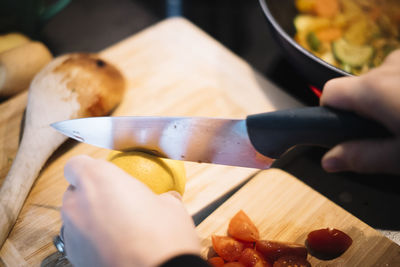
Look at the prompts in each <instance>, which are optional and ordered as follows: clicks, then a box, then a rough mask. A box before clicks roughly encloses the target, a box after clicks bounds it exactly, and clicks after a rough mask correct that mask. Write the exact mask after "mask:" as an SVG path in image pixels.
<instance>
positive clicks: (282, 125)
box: [51, 107, 391, 169]
mask: <svg viewBox="0 0 400 267" xmlns="http://www.w3.org/2000/svg"><path fill="white" fill-rule="evenodd" d="M51 126H52V127H53V128H55V129H56V130H58V131H59V132H61V133H63V134H64V135H66V136H69V137H70V138H73V139H75V140H77V141H80V142H85V143H88V144H91V145H94V146H98V147H102V148H107V149H113V150H120V151H145V152H147V153H151V154H155V155H157V156H161V157H166V158H170V159H175V160H185V161H193V162H199V163H213V164H223V165H232V166H241V167H250V168H258V169H267V168H269V167H270V166H271V164H272V162H273V161H274V159H276V158H279V157H280V156H281V155H282V154H284V153H285V152H286V151H288V150H289V149H290V148H292V147H293V146H296V145H318V146H324V147H331V146H333V145H335V144H338V143H340V142H343V141H346V140H352V139H362V138H386V137H388V136H390V135H391V134H390V132H389V131H388V130H387V129H386V128H385V127H383V126H382V125H380V124H378V123H377V122H375V121H372V120H369V119H367V118H364V117H360V116H358V115H356V114H354V113H351V112H347V111H341V110H336V109H332V108H327V107H307V108H296V109H289V110H280V111H275V112H267V113H261V114H255V115H249V116H247V117H246V119H223V118H206V117H148V116H133V117H129V116H125V117H91V118H81V119H74V120H67V121H61V122H56V123H53V124H51Z"/></svg>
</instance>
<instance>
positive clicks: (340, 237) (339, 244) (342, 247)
mask: <svg viewBox="0 0 400 267" xmlns="http://www.w3.org/2000/svg"><path fill="white" fill-rule="evenodd" d="M306 242H307V246H308V247H309V248H310V250H311V251H310V253H314V254H315V253H317V254H319V256H322V257H330V258H332V257H338V256H340V255H341V254H342V253H344V252H345V251H346V250H347V249H348V248H349V247H350V245H351V244H352V243H353V240H352V239H351V237H350V236H348V235H347V234H346V233H344V232H342V231H340V230H338V229H334V228H324V229H318V230H315V231H312V232H310V233H309V234H308V236H307V241H306Z"/></svg>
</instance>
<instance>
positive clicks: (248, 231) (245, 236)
mask: <svg viewBox="0 0 400 267" xmlns="http://www.w3.org/2000/svg"><path fill="white" fill-rule="evenodd" d="M228 234H229V235H230V236H232V237H234V238H236V239H238V240H242V241H247V242H254V241H256V240H258V239H259V238H260V233H259V232H258V229H257V227H256V226H255V225H254V223H253V221H252V220H251V219H250V218H249V216H247V214H246V213H245V212H244V211H243V210H240V211H239V212H238V213H236V215H235V216H233V218H232V219H231V220H230V221H229V226H228Z"/></svg>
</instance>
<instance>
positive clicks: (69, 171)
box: [64, 155, 94, 187]
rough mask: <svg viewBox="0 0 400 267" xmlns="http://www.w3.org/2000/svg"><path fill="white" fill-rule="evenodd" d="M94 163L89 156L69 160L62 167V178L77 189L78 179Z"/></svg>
mask: <svg viewBox="0 0 400 267" xmlns="http://www.w3.org/2000/svg"><path fill="white" fill-rule="evenodd" d="M93 161H94V159H92V158H91V157H89V156H86V155H80V156H75V157H73V158H71V159H70V160H69V161H68V162H67V163H66V164H65V167H64V177H65V179H66V180H67V181H68V182H69V183H70V184H71V185H72V186H74V187H79V185H80V182H81V181H80V177H81V176H82V173H83V172H84V170H85V169H87V168H88V165H89V164H91V163H92V162H93Z"/></svg>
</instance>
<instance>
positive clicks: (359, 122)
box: [246, 107, 392, 158]
mask: <svg viewBox="0 0 400 267" xmlns="http://www.w3.org/2000/svg"><path fill="white" fill-rule="evenodd" d="M246 126H247V132H248V135H249V137H250V141H251V143H252V145H253V146H254V148H255V149H256V150H257V151H258V152H259V153H261V154H263V155H265V156H268V157H272V158H279V157H280V156H281V155H282V154H283V153H285V152H286V151H287V150H289V149H290V148H291V147H293V146H295V145H316V146H322V147H332V146H334V145H336V144H339V143H341V142H344V141H349V140H355V139H365V138H387V137H390V136H391V135H392V134H391V133H390V132H389V131H388V130H387V129H386V128H385V127H383V126H382V125H381V124H379V123H377V122H375V121H372V120H370V119H367V118H364V117H361V116H359V115H356V114H355V113H352V112H348V111H343V110H338V109H334V108H328V107H306V108H296V109H288V110H279V111H275V112H268V113H261V114H255V115H249V116H248V117H247V118H246Z"/></svg>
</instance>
